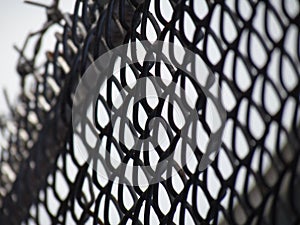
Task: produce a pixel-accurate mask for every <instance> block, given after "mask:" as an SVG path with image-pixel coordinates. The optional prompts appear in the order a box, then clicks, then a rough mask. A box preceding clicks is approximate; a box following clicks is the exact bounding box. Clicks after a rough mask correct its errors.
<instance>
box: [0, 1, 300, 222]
mask: <svg viewBox="0 0 300 225" xmlns="http://www.w3.org/2000/svg"><path fill="white" fill-rule="evenodd" d="M58 6H59V4H58V2H55V3H54V4H53V5H51V6H47V7H46V10H47V16H48V17H47V18H48V21H47V23H45V26H44V27H43V29H41V30H40V31H38V32H36V33H33V34H31V35H30V36H29V37H28V39H27V40H28V41H29V42H30V41H32V42H33V46H34V48H33V49H32V48H30V49H28V48H27V45H26V44H25V46H24V48H22V49H21V50H19V52H20V59H19V62H18V67H17V70H18V72H19V74H20V76H21V77H22V92H21V94H20V100H19V103H18V105H17V106H16V107H13V106H12V109H11V111H12V119H8V120H3V124H4V125H3V128H2V136H3V139H5V140H6V141H3V144H2V145H3V146H2V148H1V165H0V168H1V170H0V171H1V173H0V175H1V178H0V181H1V185H0V195H1V201H0V205H1V210H0V212H1V215H0V223H1V224H85V223H87V224H118V223H121V224H130V223H131V224H159V223H161V224H193V223H194V224H300V216H299V215H300V205H299V202H300V196H299V194H300V193H299V188H300V184H299V173H300V166H299V165H300V164H299V148H300V138H299V116H300V115H299V107H300V104H299V91H300V85H299V84H300V82H299V75H300V72H299V70H300V36H299V25H300V11H299V10H300V9H299V2H298V1H284V0H282V1H279V0H278V1H275V0H274V1H246V0H245V1H238V0H236V1H224V2H223V1H204V0H203V1H200V0H199V1H198V0H194V1H193V0H190V1H179V0H168V1H167V0H166V1H159V0H155V1H154V0H152V1H150V0H144V1H143V0H136V1H135V0H111V1H80V0H77V1H76V2H75V7H74V12H73V14H69V13H63V12H62V10H60V9H59V7H58ZM55 25H56V26H57V27H58V28H57V29H58V32H57V33H55V38H56V44H55V48H54V49H53V50H52V51H47V52H46V54H45V52H43V51H42V50H41V46H43V45H47V44H46V43H43V42H42V40H43V38H44V36H45V35H46V34H47V32H48V30H49V29H51V28H52V27H53V26H55ZM52 39H54V37H52ZM147 39H148V40H149V39H150V40H155V39H159V40H165V41H170V42H175V43H177V44H179V45H182V46H184V47H186V48H188V49H190V50H191V51H193V52H194V53H196V54H197V55H199V56H201V58H202V59H203V60H204V61H205V63H206V64H207V65H208V66H209V67H210V69H211V70H212V71H213V73H214V75H215V77H216V79H217V80H218V83H219V85H220V87H221V93H220V98H221V100H222V103H223V105H224V108H225V109H226V111H227V119H226V125H225V131H224V135H223V139H222V145H221V149H220V152H219V154H218V155H217V157H216V159H215V160H214V161H213V163H212V164H211V165H210V166H209V168H208V169H206V170H205V171H203V172H201V171H199V170H197V169H195V168H194V169H191V168H189V167H188V165H187V166H185V167H184V168H183V169H182V170H180V173H179V176H174V177H171V178H169V179H167V180H166V181H162V182H160V183H158V184H153V185H150V186H147V187H139V186H134V187H133V186H126V185H123V184H115V183H113V182H111V181H107V180H103V179H101V177H99V176H98V174H97V172H96V171H95V170H93V169H92V168H90V167H89V165H88V164H87V163H86V162H85V161H83V160H82V157H81V155H80V154H79V153H78V152H77V151H76V149H75V147H74V146H73V143H74V140H73V130H72V126H71V109H72V96H73V94H74V92H75V88H76V86H77V84H78V82H79V79H80V77H81V76H82V74H83V73H84V71H85V70H86V69H87V68H88V66H89V65H90V64H91V63H92V62H93V61H94V60H95V59H96V58H98V57H99V56H100V55H101V54H103V53H105V52H106V51H107V50H108V49H112V48H114V47H116V46H118V45H120V44H122V43H128V42H129V41H136V40H147ZM26 43H27V42H26ZM32 52H33V56H32V57H30V56H29V53H32ZM41 54H44V55H41ZM43 56H45V57H44V58H45V59H44V61H42V62H39V61H38V58H39V57H40V58H42V59H43ZM146 67H147V65H139V64H134V65H132V68H133V70H134V71H136V73H137V76H139V75H140V74H142V71H144V70H147V69H148V68H146ZM178 74H179V75H178ZM123 75H124V77H126V71H124V74H123ZM154 75H155V76H159V70H158V71H155V73H154ZM170 75H171V77H172V81H174V82H177V83H180V84H181V87H182V88H185V85H184V83H185V82H187V81H188V77H187V76H184V74H180V73H179V72H178V71H176V70H174V71H170ZM179 78H180V79H179ZM113 84H114V85H116V87H120V88H121V87H124V86H125V85H126V81H125V82H124V80H123V81H122V80H120V79H118V78H117V77H115V79H111V80H110V81H108V83H107V85H108V86H109V85H113ZM195 89H196V90H197V88H195ZM115 90H117V89H115ZM112 92H113V91H112V89H108V91H107V99H108V100H107V101H102V104H103V105H105V106H106V108H105V109H106V110H107V112H109V111H110V110H111V108H112V105H113V103H112V102H111V101H109V99H110V97H108V96H110V95H112V94H113V93H112ZM200 97H201V94H199V93H198V101H199V102H201V99H200ZM184 100H185V99H182V101H184ZM202 101H204V102H205V100H203V99H202ZM143 107H144V110H145V111H146V112H148V113H151V111H153V108H151V107H150V108H149V105H148V104H147V103H143ZM199 107H205V104H204V105H202V106H199ZM140 110H141V109H140ZM102 113H104V112H102ZM135 113H137V112H135ZM101 115H102V114H100V116H101ZM169 120H170V121H171V123H172V121H173V123H174V121H176V118H172V117H170V118H169ZM205 121H206V118H205V116H204V117H203V118H202V120H201V123H202V124H204V127H205ZM171 127H172V125H171ZM104 130H105V127H101V126H100V127H99V133H103V132H104ZM209 132H210V131H209V130H208V131H207V133H208V134H209ZM107 133H108V134H109V135H108V137H113V134H112V133H109V132H107ZM98 137H99V138H103V136H101V135H99V136H98ZM199 138H200V137H199ZM107 143H108V144H107V146H108V148H109V149H110V148H111V146H112V145H118V144H119V143H115V142H113V141H112V140H108V141H107ZM119 147H120V146H119ZM124 148H125V150H124ZM120 149H122V151H123V153H124V157H125V156H126V154H127V156H128V155H129V153H130V151H129V150H130V149H126V146H125V147H124V146H121V147H120ZM157 151H158V152H159V150H157ZM194 156H195V158H196V161H198V162H199V161H200V160H201V157H202V153H201V150H200V149H196V150H195V152H194ZM128 157H134V156H130V155H129V156H128ZM196 168H197V167H196Z"/></svg>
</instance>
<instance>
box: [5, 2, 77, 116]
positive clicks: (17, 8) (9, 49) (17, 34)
mask: <svg viewBox="0 0 300 225" xmlns="http://www.w3.org/2000/svg"><path fill="white" fill-rule="evenodd" d="M40 2H42V3H44V4H48V3H49V2H52V1H50V0H42V1H40ZM72 2H73V1H71V0H65V1H61V3H60V5H61V6H62V8H63V9H65V10H66V11H72V10H71V9H73V4H74V3H73V4H72ZM45 21H46V12H45V9H44V8H41V7H37V6H33V5H30V4H26V3H24V1H23V0H6V1H1V3H0V33H1V39H0V66H1V74H0V115H1V114H3V113H5V114H7V113H8V112H9V111H8V107H7V105H6V101H5V99H4V95H3V91H2V90H3V89H4V88H5V89H6V90H7V92H8V94H9V99H10V101H11V103H16V99H17V95H18V93H19V90H20V78H19V75H18V73H17V71H16V65H17V60H18V53H17V51H16V50H15V49H14V48H13V45H16V46H18V47H19V48H22V46H23V44H24V42H25V39H26V37H27V35H28V34H29V33H30V32H35V31H37V30H38V29H40V28H41V27H42V25H43V24H44V22H45Z"/></svg>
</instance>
